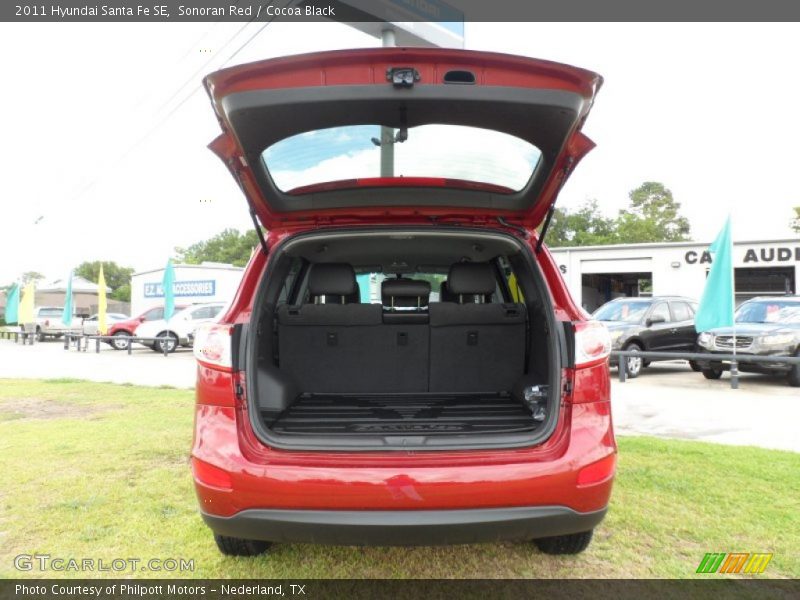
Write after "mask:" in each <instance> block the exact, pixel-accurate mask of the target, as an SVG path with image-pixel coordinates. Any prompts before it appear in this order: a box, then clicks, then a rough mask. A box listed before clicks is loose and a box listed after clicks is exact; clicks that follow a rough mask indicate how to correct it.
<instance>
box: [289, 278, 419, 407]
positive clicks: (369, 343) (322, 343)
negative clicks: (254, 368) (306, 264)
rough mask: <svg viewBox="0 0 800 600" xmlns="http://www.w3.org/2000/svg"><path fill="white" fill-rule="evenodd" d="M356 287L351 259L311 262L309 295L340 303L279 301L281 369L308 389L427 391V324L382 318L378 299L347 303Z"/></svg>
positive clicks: (317, 390) (343, 391)
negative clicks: (333, 262) (421, 324)
mask: <svg viewBox="0 0 800 600" xmlns="http://www.w3.org/2000/svg"><path fill="white" fill-rule="evenodd" d="M357 290H358V286H357V283H356V279H355V272H354V271H353V268H352V267H351V266H350V265H342V264H316V265H314V266H313V267H312V269H311V272H310V273H309V292H310V295H311V297H312V299H314V300H315V301H317V300H316V299H318V298H321V297H324V299H325V301H326V302H327V301H328V300H329V299H330V298H335V299H338V303H325V304H318V303H316V304H303V305H299V306H289V305H282V306H279V307H278V310H277V317H278V319H277V320H278V356H279V368H280V369H281V371H282V372H284V373H285V374H287V375H288V376H289V377H291V378H292V379H293V380H294V382H295V383H296V384H297V385H298V387H299V389H300V390H302V391H303V392H310V393H325V392H328V393H371V392H376V393H379V392H424V391H427V386H428V368H429V364H428V345H429V332H428V328H427V326H419V325H413V324H409V325H400V324H391V325H390V324H384V323H383V309H382V308H381V306H380V305H378V304H355V303H351V304H347V301H348V298H350V297H352V296H353V295H354V294H355V293H356V292H357ZM334 302H336V300H334Z"/></svg>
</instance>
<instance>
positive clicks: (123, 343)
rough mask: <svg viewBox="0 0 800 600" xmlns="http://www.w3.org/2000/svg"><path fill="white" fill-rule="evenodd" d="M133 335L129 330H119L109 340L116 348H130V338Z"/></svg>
mask: <svg viewBox="0 0 800 600" xmlns="http://www.w3.org/2000/svg"><path fill="white" fill-rule="evenodd" d="M129 337H131V334H129V333H128V332H127V331H118V332H117V333H115V334H114V338H113V339H112V340H111V341H110V342H109V344H111V347H112V348H113V349H114V350H126V349H127V348H128V338H129Z"/></svg>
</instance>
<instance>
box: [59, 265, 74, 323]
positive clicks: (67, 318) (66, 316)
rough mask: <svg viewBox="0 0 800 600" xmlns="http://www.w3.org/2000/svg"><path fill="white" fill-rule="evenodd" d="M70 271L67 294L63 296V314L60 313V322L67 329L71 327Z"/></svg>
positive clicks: (70, 273)
mask: <svg viewBox="0 0 800 600" xmlns="http://www.w3.org/2000/svg"><path fill="white" fill-rule="evenodd" d="M72 312H73V305H72V271H70V272H69V279H67V294H66V296H64V312H63V313H61V322H62V323H64V325H66V326H67V327H69V326H70V325H72Z"/></svg>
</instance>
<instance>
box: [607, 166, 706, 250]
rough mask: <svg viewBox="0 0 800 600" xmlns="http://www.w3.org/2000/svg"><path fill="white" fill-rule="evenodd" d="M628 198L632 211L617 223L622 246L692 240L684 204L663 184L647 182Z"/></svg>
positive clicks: (618, 239)
mask: <svg viewBox="0 0 800 600" xmlns="http://www.w3.org/2000/svg"><path fill="white" fill-rule="evenodd" d="M628 197H629V198H630V201H631V204H630V208H629V209H628V210H621V211H620V213H619V217H617V220H616V224H615V225H616V227H615V229H616V235H617V241H618V243H622V244H633V243H639V242H681V241H685V240H688V239H689V233H690V231H691V226H690V225H689V220H688V219H687V218H686V217H684V216H681V215H680V214H679V212H680V208H681V204H680V202H677V201H676V200H675V199H674V198H673V197H672V192H671V191H670V190H668V189H667V188H666V187H665V186H664V184H663V183H659V182H657V181H645V182H644V183H643V184H642V185H640V186H639V187H638V188H636V189H635V190H632V191H631V192H630V193H629V194H628Z"/></svg>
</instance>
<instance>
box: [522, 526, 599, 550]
mask: <svg viewBox="0 0 800 600" xmlns="http://www.w3.org/2000/svg"><path fill="white" fill-rule="evenodd" d="M593 532H594V530H593V529H590V530H589V531H582V532H581V533H570V534H569V535H556V536H553V537H546V538H539V539H538V540H533V543H534V544H536V546H537V548H539V550H541V551H542V552H544V553H545V554H579V553H580V552H583V551H584V550H586V548H588V547H589V542H591V541H592V533H593Z"/></svg>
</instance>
